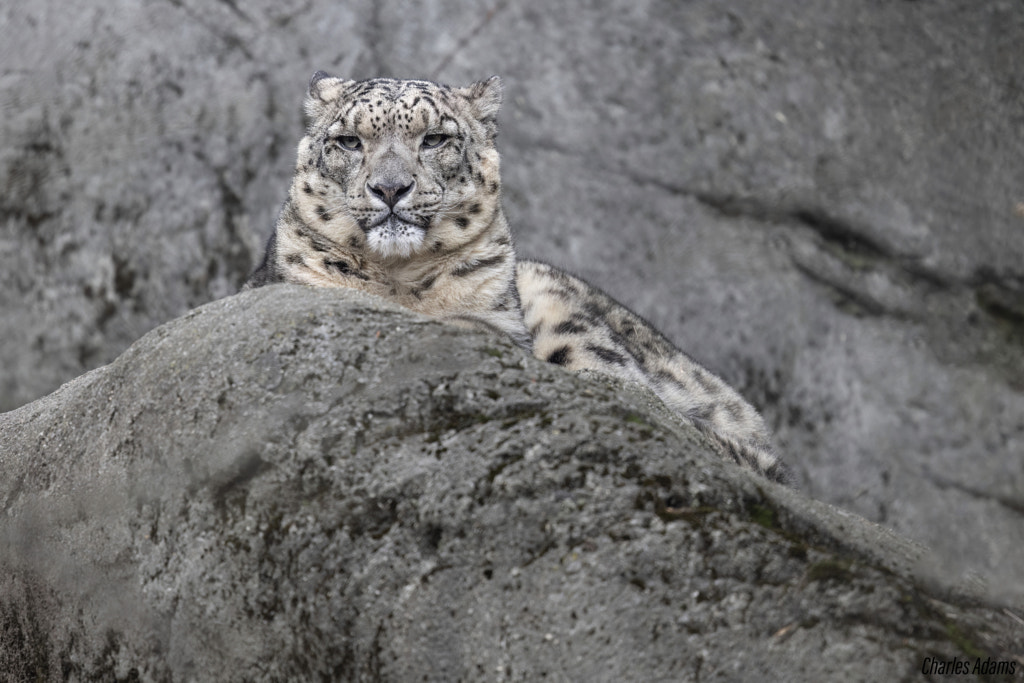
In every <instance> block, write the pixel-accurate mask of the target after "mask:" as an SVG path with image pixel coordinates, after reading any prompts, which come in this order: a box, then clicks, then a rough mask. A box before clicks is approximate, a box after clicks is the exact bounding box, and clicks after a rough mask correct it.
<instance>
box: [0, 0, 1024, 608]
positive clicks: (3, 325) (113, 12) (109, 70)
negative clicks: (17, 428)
mask: <svg viewBox="0 0 1024 683" xmlns="http://www.w3.org/2000/svg"><path fill="white" fill-rule="evenodd" d="M1022 45H1024V12H1022V11H1021V6H1020V3H1018V2H987V3H977V2H972V1H970V0H964V1H962V2H952V1H949V0H943V1H940V0H935V1H930V2H891V3H875V2H854V3H848V2H840V1H839V0H833V1H828V0H816V1H812V2H807V3H800V4H799V5H797V4H794V3H781V2H779V3H763V2H756V1H754V0H740V1H736V2H729V3H724V2H676V1H669V0H666V1H664V2H654V1H651V2H632V1H631V2H625V1H623V2H607V3H589V2H573V3H564V4H561V5H559V6H557V7H554V6H550V4H549V3H542V2H539V1H526V2H512V1H509V2H496V3H493V4H489V5H479V4H477V3H470V2H459V1H454V0H450V1H444V0H438V1H436V2H427V3H423V4H422V5H421V9H420V10H419V11H417V12H412V11H410V9H409V6H408V5H407V4H406V3H398V2H388V1H384V2H352V3H341V2H333V3H331V2H320V1H317V0H307V1H306V2H249V3H244V4H243V3H234V2H230V1H222V2H194V1H192V0H166V1H163V2H160V1H156V0H149V1H145V2H129V1H127V0H122V1H112V2H97V1H95V0H93V1H91V2H87V1H76V2H57V1H56V0H46V1H40V2H34V3H31V4H29V3H18V4H15V3H7V4H5V5H4V6H3V7H0V114H2V115H0V182H2V183H3V190H2V192H0V339H2V340H3V344H2V349H0V354H2V355H0V409H11V408H14V407H16V406H18V405H21V404H23V403H26V402H28V401H30V400H32V399H35V398H37V397H39V396H42V395H44V394H46V393H48V392H50V391H52V390H53V389H55V388H56V387H57V386H58V385H59V384H60V383H61V382H64V381H67V380H69V379H71V378H73V377H75V376H77V375H79V374H81V373H82V372H84V371H85V370H88V369H90V368H93V367H97V366H99V365H101V364H103V363H106V362H109V361H110V360H112V359H113V358H114V357H116V356H117V355H118V354H119V353H120V352H121V351H123V350H124V349H125V348H126V347H127V346H128V345H129V344H130V343H131V342H132V341H134V340H135V339H137V338H138V337H140V336H141V335H142V334H143V333H144V332H146V331H147V330H149V329H151V328H153V327H154V326H156V325H157V324H159V323H162V322H164V321H167V320H169V319H171V318H174V317H176V316H178V315H181V314H182V313H184V312H185V311H187V310H188V309H190V308H192V307H195V306H197V305H199V304H202V303H205V302H208V301H211V300H213V299H217V298H220V297H223V296H226V295H228V294H231V293H232V292H234V291H235V290H236V288H237V286H238V285H239V284H240V283H241V282H242V280H243V279H244V277H245V276H246V274H247V272H248V271H249V270H250V268H251V267H252V266H253V264H254V263H255V262H256V260H257V258H258V256H259V254H260V251H261V249H262V243H263V241H264V240H265V238H266V236H267V234H268V233H269V229H270V226H271V223H272V221H273V218H274V215H275V212H276V207H277V205H278V204H279V203H280V201H282V199H283V198H284V196H285V190H286V187H287V182H288V177H289V175H290V172H291V166H292V163H293V153H294V147H295V144H296V142H297V141H298V138H299V136H300V135H301V115H300V114H301V112H300V106H299V105H300V102H301V98H302V95H303V91H304V86H305V83H306V81H307V79H308V77H309V75H310V73H311V72H312V71H313V70H314V69H325V70H328V71H330V72H333V73H335V74H339V75H347V76H351V77H369V76H374V75H391V76H407V77H429V78H436V79H439V80H443V81H448V82H453V83H461V82H467V81H470V80H474V79H477V78H480V77H484V76H487V75H490V74H495V73H497V74H501V75H502V76H503V77H504V79H505V85H506V103H505V107H504V110H503V115H502V121H503V129H502V137H501V140H500V145H501V149H502V153H503V158H504V166H503V168H504V177H505V189H506V195H505V206H506V210H507V212H508V214H509V218H510V220H511V222H512V224H513V226H514V229H515V230H516V232H517V238H518V243H519V246H520V249H521V251H522V252H523V253H524V254H526V255H534V256H540V257H543V258H545V259H547V260H549V261H552V262H555V263H557V264H558V265H562V266H565V267H567V268H569V269H572V270H574V271H576V272H578V273H579V274H581V275H583V276H584V277H587V278H589V279H591V280H592V281H594V282H595V283H596V284H599V285H600V286H602V287H603V288H605V289H606V290H607V291H609V292H610V293H611V294H613V295H614V296H616V297H617V298H619V299H620V300H622V301H623V302H624V303H626V304H628V305H630V306H632V307H634V308H636V309H637V310H638V311H640V312H641V313H643V314H644V315H646V316H647V317H648V318H649V319H650V320H651V321H652V322H654V323H655V324H656V325H658V326H659V327H660V328H662V329H663V330H664V331H665V332H666V333H667V334H668V335H669V336H670V337H671V338H672V339H674V340H675V341H676V342H677V343H678V344H679V345H680V346H681V347H682V348H683V349H685V350H687V351H688V352H690V353H691V354H692V355H693V356H695V357H696V358H698V359H699V360H701V361H702V362H704V363H705V364H707V365H708V366H709V367H710V368H712V369H714V370H715V371H717V372H718V373H719V374H721V375H722V376H724V377H725V378H726V379H728V380H729V381H730V382H732V383H733V384H735V385H736V386H737V387H738V388H739V389H740V390H741V391H742V392H743V393H744V394H745V395H747V396H748V397H749V398H750V399H751V400H752V401H753V402H754V403H755V404H756V405H758V407H760V408H761V409H762V410H763V412H764V413H765V416H766V418H767V419H768V421H769V423H770V424H771V425H772V426H773V427H774V429H775V431H776V434H777V437H778V443H779V446H780V448H781V450H782V451H783V452H784V453H785V454H786V457H787V460H788V461H789V462H790V463H791V464H792V465H793V467H794V470H795V471H796V473H797V474H798V476H799V478H800V480H801V485H802V488H803V490H804V491H805V492H807V493H808V494H810V495H811V496H814V497H818V498H821V499H823V500H826V501H829V502H833V503H836V504H838V505H840V506H842V507H845V508H847V509H850V510H853V511H856V512H858V513H861V514H863V515H865V516H866V517H868V518H869V519H872V520H874V521H878V522H881V523H883V524H886V525H889V526H891V527H893V528H895V529H897V530H898V531H901V532H904V533H906V534H908V535H910V536H912V537H914V538H916V539H919V540H921V541H924V542H925V543H927V544H929V545H931V546H933V547H935V548H937V549H938V551H939V552H940V554H941V555H942V556H943V557H944V558H945V559H946V561H947V564H948V565H949V568H950V569H951V570H952V571H953V572H954V573H962V572H966V571H968V570H971V569H974V570H978V571H981V572H983V573H985V574H987V575H989V576H992V577H995V578H994V580H993V588H994V589H996V590H997V591H1002V592H1006V593H1010V594H1015V595H1017V596H1018V597H1019V596H1020V595H1021V593H1022V592H1024V591H1022V589H1021V584H1020V577H1019V572H1018V570H1017V569H1016V568H1018V567H1020V566H1024V520H1022V515H1024V395H1022V392H1024V362H1022V359H1021V356H1022V351H1024V136H1022V131H1024V95H1022V90H1024V77H1022V76H1021V74H1022V73H1024V69H1022V63H1024V48H1022V47H1021V46H1022Z"/></svg>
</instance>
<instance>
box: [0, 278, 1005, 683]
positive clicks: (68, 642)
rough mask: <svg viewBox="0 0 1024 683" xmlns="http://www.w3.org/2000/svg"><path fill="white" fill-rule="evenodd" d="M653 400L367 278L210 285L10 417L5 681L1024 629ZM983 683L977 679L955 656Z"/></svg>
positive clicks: (654, 662)
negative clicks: (455, 320) (465, 324)
mask: <svg viewBox="0 0 1024 683" xmlns="http://www.w3.org/2000/svg"><path fill="white" fill-rule="evenodd" d="M707 449H708V446H707V444H705V443H703V442H702V441H701V440H700V437H699V435H698V434H697V433H696V431H695V430H693V429H692V428H689V427H687V426H684V425H680V424H678V423H676V422H675V421H674V419H673V418H672V417H671V416H670V415H668V414H667V413H666V412H665V411H663V410H662V409H661V408H660V406H659V404H658V403H657V401H656V399H654V398H653V396H652V395H650V394H645V393H642V392H639V391H628V390H623V388H622V387H619V386H616V385H611V384H608V383H605V382H603V381H599V380H596V379H588V378H586V377H582V378H581V377H576V376H573V375H570V374H568V373H565V372H562V371H561V370H560V369H558V368H556V367H553V366H549V365H545V364H543V363H541V362H539V361H536V360H535V359H533V358H530V357H527V356H526V355H524V354H523V353H522V351H521V350H519V349H517V348H515V347H514V346H513V345H512V344H511V343H509V342H508V341H506V340H505V339H503V338H500V337H496V336H490V335H486V334H483V333H477V332H468V331H465V330H462V329H458V328H454V327H449V326H447V325H445V324H442V323H438V322H435V321H431V320H427V319H425V318H421V317H416V316H414V315H413V314H411V313H408V312H405V311H402V310H400V309H396V308H392V307H389V306H387V305H385V304H383V302H380V301H379V300H375V299H372V298H370V297H366V296H363V295H357V294H355V293H349V294H347V295H343V294H340V293H338V292H331V291H325V290H312V289H305V288H300V287H294V286H275V287H269V288H266V289H262V290H257V291H254V292H246V293H244V294H241V295H238V296H235V297H231V298H228V299H224V300H221V301H218V302H214V303H212V304H208V305H206V306H203V307H201V308H199V309H197V310H196V311H193V312H191V313H189V314H188V315H186V316H185V317H183V318H180V319H178V320H175V321H173V322H171V323H168V324H166V325H164V326H162V327H160V328H158V329H156V330H155V331H153V332H151V333H149V334H147V335H146V336H145V337H143V338H142V339H141V340H140V341H138V342H137V343H136V344H134V345H133V346H132V347H131V348H130V349H128V350H127V351H126V352H125V353H124V354H123V355H122V356H121V357H119V358H118V359H117V360H116V361H115V362H113V363H112V364H110V365H108V366H105V367H103V368H100V369H98V370H95V371H93V372H90V373H88V374H86V375H84V376H82V377H80V378H78V379H76V380H74V381H72V382H70V383H68V384H67V385H65V386H63V387H62V388H61V389H59V390H58V391H57V392H55V393H54V394H52V395H50V396H48V397H46V398H44V399H40V400H39V401H36V402H34V403H32V404H30V405H28V406H25V407H23V408H21V409H19V410H16V411H13V412H9V413H7V414H5V415H3V416H0V471H3V473H4V477H3V478H2V479H0V503H2V505H3V516H2V517H0V577H3V578H2V580H0V581H2V583H0V671H3V672H4V675H5V676H6V678H4V680H15V681H20V680H104V681H109V680H179V681H187V680H217V681H243V680H246V681H250V680H321V679H323V680H367V681H369V680H381V681H412V680H438V681H440V680H444V681H455V680H465V681H468V680H510V681H536V680H541V679H543V678H545V677H546V678H547V679H549V680H594V681H599V680H608V681H611V680H616V681H618V680H659V681H660V680H672V681H689V680H698V679H699V680H705V681H706V680H751V681H753V680H759V681H760V680H835V679H837V678H838V677H841V678H842V679H843V680H852V681H858V680H863V681H877V680H900V679H902V680H915V681H916V680H920V679H921V674H920V669H921V666H922V662H923V661H924V659H925V658H926V657H937V658H940V659H943V660H949V659H952V658H954V657H959V658H960V659H964V658H965V657H966V658H969V659H970V660H971V661H972V662H973V661H975V660H976V659H977V658H979V657H980V658H981V661H986V660H987V659H988V658H991V659H992V660H994V661H1008V662H1009V661H1014V660H1013V657H1014V656H1015V655H1016V656H1018V659H1017V660H1016V661H1017V662H1019V663H1018V664H1017V665H1016V666H1017V667H1019V668H1024V659H1021V658H1020V657H1019V655H1020V653H1022V652H1024V624H1018V623H1017V621H1015V617H1014V616H1013V615H1012V614H1010V613H1007V612H1004V611H1002V610H1000V609H998V608H989V607H984V606H979V605H978V604H973V605H972V603H971V601H970V600H969V599H967V598H965V596H963V595H960V594H956V593H951V592H949V591H945V590H943V589H942V587H941V585H939V584H938V583H936V582H934V581H932V580H931V579H929V578H928V577H927V571H926V570H927V567H928V564H927V563H930V562H933V561H934V560H933V559H932V558H930V557H928V556H927V555H926V554H925V553H924V552H923V551H922V550H921V548H920V547H918V546H915V545H913V544H911V543H909V542H907V541H904V540H901V539H900V538H899V537H897V536H894V535H893V534H892V533H891V532H888V531H886V530H885V529H883V528H881V527H877V526H875V525H873V524H871V523H869V522H867V521H865V520H863V519H861V518H859V517H856V516H853V515H850V514H848V513H844V512H842V511H839V510H837V509H835V508H831V507H829V506H826V505H824V504H821V503H817V502H815V501H812V500H809V499H807V498H806V497H803V496H801V495H799V494H796V493H794V492H792V491H790V490H788V489H784V488H782V487H779V486H777V485H775V484H771V483H769V482H766V481H764V480H762V479H760V478H758V477H756V476H755V475H752V474H750V473H748V472H747V471H744V470H740V469H738V468H736V467H735V466H733V465H731V464H726V463H725V462H724V461H722V460H720V459H718V458H717V457H715V456H714V455H712V454H711V453H710V452H709V451H708V450H707ZM958 680H959V679H958Z"/></svg>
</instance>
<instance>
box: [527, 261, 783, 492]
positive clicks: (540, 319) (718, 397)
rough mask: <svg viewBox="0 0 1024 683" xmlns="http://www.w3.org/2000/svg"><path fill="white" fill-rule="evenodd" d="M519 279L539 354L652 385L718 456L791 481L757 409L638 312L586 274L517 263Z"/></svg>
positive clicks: (552, 360)
mask: <svg viewBox="0 0 1024 683" xmlns="http://www.w3.org/2000/svg"><path fill="white" fill-rule="evenodd" d="M516 282H517V286H518V288H519V295H520V297H521V299H522V302H523V316H524V319H525V322H526V327H527V329H528V330H529V332H530V335H531V337H532V338H533V353H534V355H535V356H537V358H540V359H543V360H546V361H547V362H549V363H554V364H556V365H561V366H562V367H564V368H566V369H567V370H584V369H587V370H596V371H599V372H602V373H604V374H608V375H612V376H613V377H618V378H620V379H624V380H626V381H631V382H636V383H638V384H643V385H645V386H647V387H649V388H650V389H651V390H652V391H653V392H654V393H655V394H657V396H658V398H660V399H661V400H662V402H664V403H665V405H666V406H668V407H669V408H670V409H672V411H673V412H675V413H676V414H678V415H681V416H682V417H684V418H685V419H686V420H687V421H689V422H690V423H691V424H693V425H694V426H696V427H697V428H698V429H699V430H701V431H702V432H703V433H704V434H705V435H707V436H708V437H709V438H710V439H711V440H712V441H713V442H715V443H716V444H717V445H718V446H719V449H720V450H721V451H722V454H723V455H725V456H726V457H728V458H730V459H731V460H733V461H734V462H736V463H738V464H741V465H745V466H748V467H751V468H753V469H754V470H756V471H758V472H761V473H762V474H764V475H765V476H767V477H768V478H770V479H773V480H775V481H780V482H784V483H790V481H791V477H790V475H789V472H788V470H787V468H786V467H785V465H784V464H783V463H782V461H781V460H780V459H779V457H778V455H777V454H776V453H775V450H774V449H773V447H772V444H771V439H770V437H769V433H768V429H767V428H766V427H765V425H764V421H763V420H762V419H761V416H760V415H759V414H758V412H757V411H756V410H755V409H754V408H753V407H752V406H751V405H750V404H749V403H747V402H746V401H745V400H744V399H743V397H741V396H740V395H739V394H738V393H737V392H736V390H734V389H733V388H732V387H730V386H729V385H728V384H726V383H725V382H724V381H723V380H721V379H720V378H719V377H717V376H716V375H714V374H712V373H711V372H710V371H709V370H707V369H706V368H704V367H702V366H701V365H699V364H698V363H697V362H696V361H694V360H693V359H692V358H690V357H689V356H687V355H686V354H685V353H683V352H682V351H680V350H679V349H677V348H676V347H675V346H674V345H673V344H672V343H671V342H670V341H668V339H666V338H665V337H664V336H663V335H662V334H661V333H660V332H658V331H657V330H656V329H654V327H652V326H651V325H650V323H648V322H647V321H645V320H644V319H643V318H641V317H640V316H638V315H636V314H635V313H633V312H632V311H630V310H629V309H627V308H626V307H625V306H623V305H622V304H620V303H618V302H617V301H615V300H614V299H612V298H611V297H609V296H608V295H606V294H604V293H603V292H601V291H599V290H597V289H595V288H594V287H592V286H590V285H589V284H587V283H586V282H584V281H583V280H580V279H579V278H577V277H574V276H572V275H569V274H568V273H565V272H563V271H561V270H558V269H557V268H554V267H552V266H549V265H546V264H543V263H537V262H533V261H519V263H518V267H517V271H516Z"/></svg>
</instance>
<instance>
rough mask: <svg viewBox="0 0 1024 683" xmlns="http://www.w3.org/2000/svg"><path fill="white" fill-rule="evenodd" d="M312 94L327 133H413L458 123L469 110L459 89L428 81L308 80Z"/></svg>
mask: <svg viewBox="0 0 1024 683" xmlns="http://www.w3.org/2000/svg"><path fill="white" fill-rule="evenodd" d="M314 94H318V95H319V97H318V99H319V100H320V101H319V102H318V104H319V105H320V108H319V111H320V112H321V113H322V115H324V116H326V117H327V120H324V119H323V118H321V119H320V121H319V123H320V125H321V126H323V127H324V128H328V129H329V130H330V133H332V134H334V133H337V132H338V131H339V130H342V129H344V130H349V131H353V132H355V131H358V132H359V133H360V134H365V135H370V136H378V135H382V134H385V133H388V132H391V131H394V132H397V133H399V134H406V135H409V134H413V135H415V134H417V133H421V132H423V131H424V130H426V129H428V128H430V129H434V128H453V129H454V128H462V127H463V126H462V125H459V124H460V123H463V124H464V123H465V122H466V120H467V118H469V117H471V116H472V113H471V112H470V111H468V110H469V108H470V102H469V100H467V98H466V95H465V94H464V93H463V92H462V91H461V90H459V89H455V88H452V87H450V86H447V85H441V84H438V83H432V82H430V81H419V80H396V79H390V78H374V79H370V80H366V81H345V80H341V79H323V81H322V82H315V83H314V84H313V85H311V97H312V96H313V95H314ZM451 132H452V133H454V132H455V131H454V130H453V131H451Z"/></svg>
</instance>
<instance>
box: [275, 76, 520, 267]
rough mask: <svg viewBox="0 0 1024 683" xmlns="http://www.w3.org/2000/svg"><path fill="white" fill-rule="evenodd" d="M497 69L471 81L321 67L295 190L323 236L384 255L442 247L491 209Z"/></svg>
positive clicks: (463, 236)
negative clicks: (454, 83) (355, 76)
mask: <svg viewBox="0 0 1024 683" xmlns="http://www.w3.org/2000/svg"><path fill="white" fill-rule="evenodd" d="M500 102H501V84H500V82H499V81H498V79H497V78H492V79H490V80H488V81H484V82H481V83H477V84H475V85H472V86H470V87H468V88H450V87H448V86H445V85H438V84H436V83H430V82H427V81H399V80H391V79H373V80H368V81H358V82H357V81H350V80H344V79H339V78H332V77H330V76H327V75H326V74H324V73H323V72H317V74H316V75H314V77H313V80H312V81H311V83H310V86H309V95H308V97H307V99H306V112H307V114H308V116H309V127H308V130H307V134H306V137H304V138H303V139H302V142H301V143H300V144H299V160H298V168H297V176H296V185H295V186H293V194H292V197H293V199H294V200H295V203H296V207H297V209H298V210H299V211H300V213H301V214H302V218H303V219H304V220H306V221H307V223H308V224H309V225H311V226H315V227H316V229H317V230H318V231H319V232H321V233H322V234H323V235H324V236H326V237H329V238H330V239H332V240H333V241H336V242H337V243H338V244H345V245H347V246H349V247H351V248H356V247H357V246H358V247H360V248H362V249H363V250H364V251H365V252H367V256H376V257H377V258H380V259H382V260H395V259H408V258H411V257H414V256H415V255H416V254H418V253H423V252H434V253H441V252H448V251H451V250H454V249H458V248H459V247H461V246H462V245H464V244H467V243H468V242H470V241H472V240H473V238H474V237H476V236H477V235H478V234H479V233H480V232H481V231H482V230H484V229H485V228H486V227H487V226H488V225H489V224H490V223H491V221H492V220H493V219H494V215H495V212H496V211H497V210H498V203H499V195H500V180H499V175H498V170H499V169H498V152H497V150H496V149H495V146H494V138H495V133H496V123H495V117H496V115H497V112H498V107H499V106H500Z"/></svg>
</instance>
